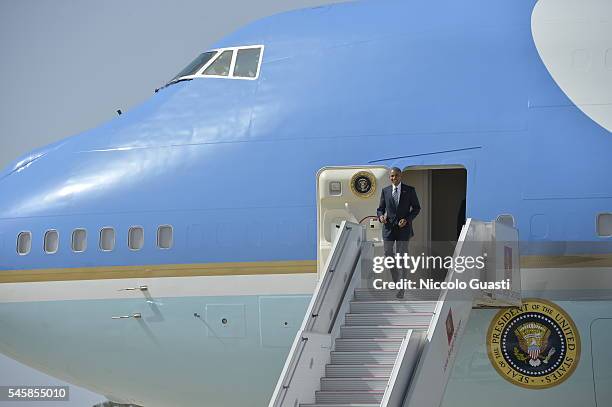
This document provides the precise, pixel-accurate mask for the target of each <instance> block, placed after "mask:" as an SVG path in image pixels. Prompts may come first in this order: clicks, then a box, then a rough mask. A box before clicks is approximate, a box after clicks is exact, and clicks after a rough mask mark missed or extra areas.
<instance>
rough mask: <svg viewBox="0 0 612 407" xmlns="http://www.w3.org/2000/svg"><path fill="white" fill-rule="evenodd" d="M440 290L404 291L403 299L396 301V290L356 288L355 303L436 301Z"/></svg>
mask: <svg viewBox="0 0 612 407" xmlns="http://www.w3.org/2000/svg"><path fill="white" fill-rule="evenodd" d="M441 293H442V292H441V291H440V290H406V291H405V292H404V298H402V299H398V298H396V297H395V296H396V295H397V290H375V289H373V288H356V289H355V297H354V300H356V301H373V300H374V301H384V300H391V301H397V302H405V301H419V300H421V301H437V300H438V298H440V294H441Z"/></svg>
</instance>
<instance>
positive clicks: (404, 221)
mask: <svg viewBox="0 0 612 407" xmlns="http://www.w3.org/2000/svg"><path fill="white" fill-rule="evenodd" d="M407 224H408V221H407V220H406V219H400V221H399V222H398V223H397V226H399V227H400V228H403V227H404V226H406V225H407Z"/></svg>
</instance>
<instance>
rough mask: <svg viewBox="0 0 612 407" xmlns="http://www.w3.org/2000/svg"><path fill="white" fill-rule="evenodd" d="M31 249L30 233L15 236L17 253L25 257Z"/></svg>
mask: <svg viewBox="0 0 612 407" xmlns="http://www.w3.org/2000/svg"><path fill="white" fill-rule="evenodd" d="M31 249H32V233H30V232H21V233H20V234H19V235H18V236H17V253H18V254H19V255H21V256H25V255H26V254H28V253H30V250H31Z"/></svg>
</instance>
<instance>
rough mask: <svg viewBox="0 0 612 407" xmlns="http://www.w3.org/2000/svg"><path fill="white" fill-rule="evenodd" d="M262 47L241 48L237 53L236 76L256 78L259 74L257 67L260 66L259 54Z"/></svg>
mask: <svg viewBox="0 0 612 407" xmlns="http://www.w3.org/2000/svg"><path fill="white" fill-rule="evenodd" d="M260 54H261V48H245V49H239V50H238V54H237V55H236V64H235V66H234V76H237V77H241V78H254V77H256V76H257V68H258V67H259V56H260Z"/></svg>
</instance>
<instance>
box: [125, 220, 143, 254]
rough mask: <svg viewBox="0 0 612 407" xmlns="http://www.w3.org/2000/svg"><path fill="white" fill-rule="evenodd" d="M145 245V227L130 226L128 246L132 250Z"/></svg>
mask: <svg viewBox="0 0 612 407" xmlns="http://www.w3.org/2000/svg"><path fill="white" fill-rule="evenodd" d="M143 246H144V229H143V228H142V227H140V226H134V227H131V228H130V231H129V232H128V247H129V248H130V249H131V250H140V249H142V247H143Z"/></svg>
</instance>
